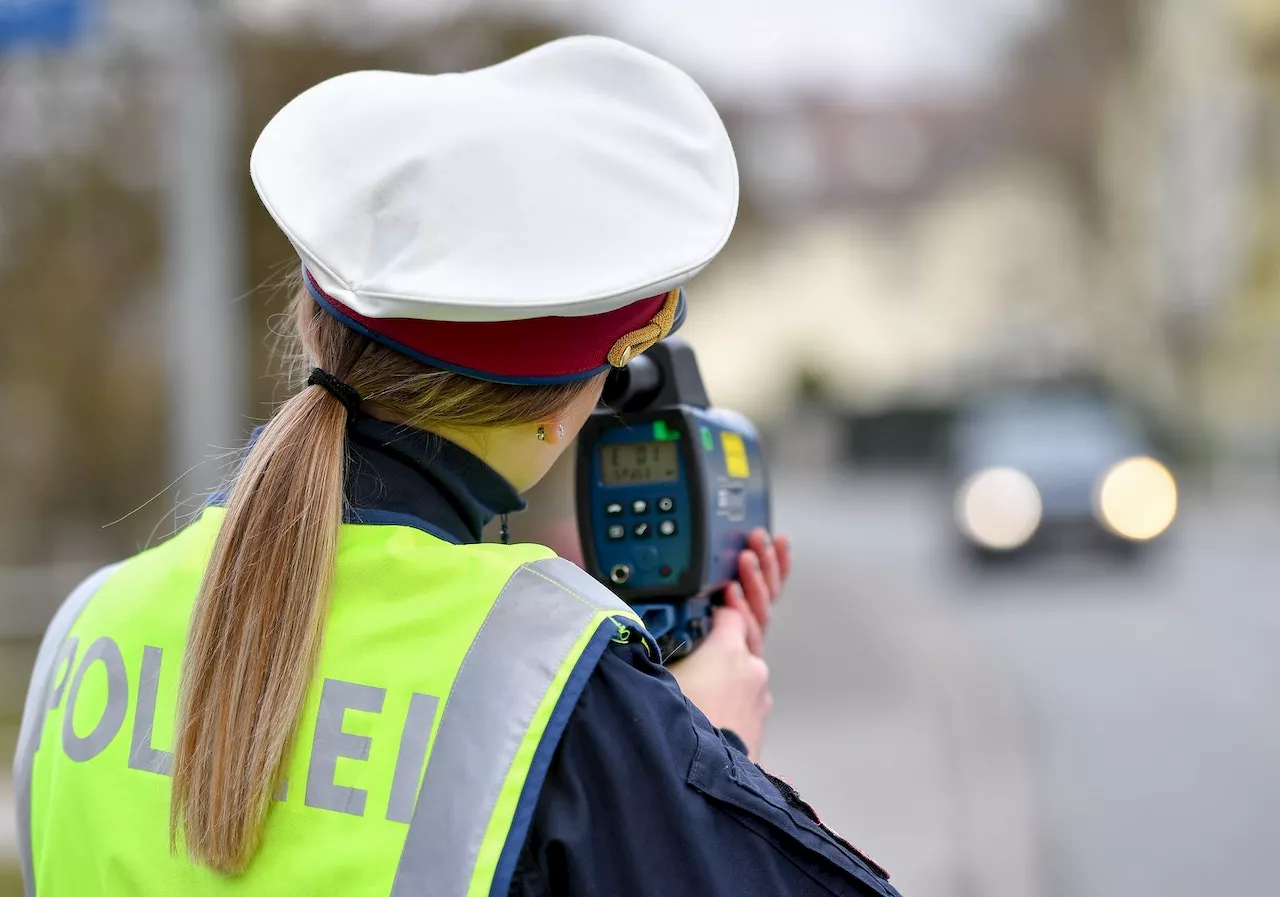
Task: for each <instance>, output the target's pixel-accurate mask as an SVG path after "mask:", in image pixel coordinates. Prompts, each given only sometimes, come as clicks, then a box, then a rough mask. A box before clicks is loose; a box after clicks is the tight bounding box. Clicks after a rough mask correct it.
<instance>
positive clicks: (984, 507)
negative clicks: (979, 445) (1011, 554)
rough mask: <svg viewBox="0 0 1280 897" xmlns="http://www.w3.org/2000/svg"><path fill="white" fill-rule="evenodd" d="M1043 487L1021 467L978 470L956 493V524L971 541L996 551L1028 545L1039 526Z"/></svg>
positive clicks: (1041, 512)
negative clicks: (1020, 468) (1038, 486)
mask: <svg viewBox="0 0 1280 897" xmlns="http://www.w3.org/2000/svg"><path fill="white" fill-rule="evenodd" d="M1043 510H1044V509H1043V506H1042V505H1041V502H1040V490H1039V489H1037V488H1036V484H1035V483H1034V482H1032V481H1031V477H1029V476H1027V475H1026V474H1025V473H1023V472H1022V471H1021V470H1017V469H1016V468H1013V467H992V468H988V469H987V470H982V471H979V472H978V473H975V474H974V475H973V476H971V477H969V478H968V479H967V480H965V481H964V483H963V484H961V486H960V489H959V490H958V491H957V492H956V523H957V525H958V526H959V527H960V531H961V532H963V533H964V534H965V535H966V536H967V537H968V538H969V539H970V540H972V541H973V542H975V543H977V544H978V545H981V546H983V547H985V548H990V549H992V550H996V551H1012V550H1014V549H1015V548H1020V547H1021V546H1023V545H1025V544H1026V543H1027V542H1028V541H1029V540H1030V539H1031V537H1032V536H1033V535H1035V532H1036V530H1037V529H1038V528H1039V527H1040V518H1041V516H1042V514H1043Z"/></svg>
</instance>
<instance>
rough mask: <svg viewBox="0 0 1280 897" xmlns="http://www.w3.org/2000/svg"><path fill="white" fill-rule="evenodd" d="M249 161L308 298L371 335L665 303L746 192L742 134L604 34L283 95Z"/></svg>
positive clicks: (669, 72)
mask: <svg viewBox="0 0 1280 897" xmlns="http://www.w3.org/2000/svg"><path fill="white" fill-rule="evenodd" d="M250 169H251V173H252V176H253V182H254V185H255V186H256V188H257V190H258V194H259V196H261V198H262V201H263V203H264V204H265V205H266V207H267V209H268V210H269V211H270V213H271V215H272V216H273V217H274V218H275V220H276V222H277V223H278V224H279V226H280V227H281V229H282V230H283V231H284V233H285V234H286V235H287V236H288V238H289V240H290V241H291V242H292V243H293V245H294V247H295V248H296V249H297V252H298V254H299V255H300V256H301V258H302V262H303V265H304V267H305V268H306V271H307V274H308V283H309V286H310V287H311V289H312V292H313V294H314V295H316V298H317V299H318V300H319V301H321V302H323V303H324V304H325V305H326V307H327V308H329V310H330V311H331V312H335V313H336V314H338V315H339V316H340V317H343V318H344V319H346V320H347V322H348V323H351V324H353V326H357V327H358V328H361V329H364V330H366V331H368V332H370V335H372V336H375V337H377V336H379V335H383V334H382V333H381V332H382V331H384V330H386V329H387V327H385V326H383V325H381V324H380V323H379V322H380V321H388V322H390V321H391V320H399V321H402V322H403V321H406V320H407V321H418V322H428V321H429V322H454V323H468V322H472V323H475V322H514V321H526V320H530V319H540V318H547V317H572V318H581V317H588V316H600V315H605V314H606V313H611V312H618V311H620V310H623V309H626V308H627V307H629V306H632V305H633V304H636V303H638V302H640V301H642V300H653V299H655V298H659V299H660V298H662V297H663V296H664V295H665V294H667V293H669V292H670V291H672V290H675V289H677V288H678V287H679V286H680V285H681V284H683V283H684V282H685V281H686V280H688V279H689V278H690V277H691V276H693V275H694V274H696V273H697V272H698V271H699V270H700V269H702V268H703V267H704V266H705V265H706V264H707V263H708V262H710V261H711V259H712V258H713V257H714V256H715V255H716V254H717V253H718V252H719V251H720V249H721V247H723V245H724V243H725V241H726V240H727V239H728V237H729V233H730V231H731V230H732V227H733V223H734V219H735V217H736V214H737V204H738V173H737V165H736V162H735V160H734V155H733V149H732V147H731V146H730V143H729V138H728V135H727V134H726V133H725V129H724V125H723V123H722V122H721V120H720V117H719V115H718V114H717V113H716V111H715V109H714V107H713V106H712V105H711V102H710V101H709V100H708V99H707V97H706V95H705V94H704V93H703V92H702V90H701V89H700V88H699V87H698V85H697V84H695V83H694V81H693V80H692V79H691V78H689V76H687V75H686V74H684V73H683V72H681V71H680V70H679V69H677V68H676V67H674V66H672V65H670V64H669V63H666V62H664V61H662V60H660V59H658V58H656V57H654V56H651V55H649V54H648V53H645V52H642V51H640V50H637V49H635V48H634V47H631V46H628V45H626V44H624V43H621V42H619V41H616V40H612V39H608V38H602V37H573V38H566V39H563V40H557V41H553V42H552V43H549V44H546V45H544V46H542V47H539V48H537V49H535V50H532V51H530V52H528V53H524V54H522V55H520V56H516V57H514V58H512V59H510V60H507V61H506V62H502V63H499V64H498V65H494V66H490V67H488V68H484V69H478V70H475V71H470V72H464V73H458V74H444V75H415V74H403V73H397V72H384V71H364V72H353V73H350V74H346V75H341V76H338V77H336V78H333V79H330V80H328V81H325V82H322V83H321V84H318V85H316V86H315V87H313V88H311V89H309V90H307V91H306V92H304V93H302V94H301V95H300V96H298V97H297V98H295V99H294V100H292V101H291V102H290V103H288V104H287V105H286V106H285V107H284V108H283V109H282V110H280V112H279V113H278V114H277V115H276V116H275V117H274V118H273V119H272V120H271V121H270V122H269V123H268V124H267V126H266V128H265V129H264V130H263V132H262V134H261V136H260V137H259V139H258V142H257V144H256V146H255V147H254V150H253V155H252V159H251V163H250ZM661 306H662V304H661V303H660V302H659V303H658V304H657V305H654V304H653V303H652V302H651V303H650V305H649V306H645V307H644V308H637V309H636V311H637V312H647V313H648V316H649V317H652V316H653V314H654V313H655V312H656V310H657V309H658V308H661ZM611 317H614V318H615V320H614V321H613V323H612V324H611V325H610V326H613V325H617V326H623V325H624V324H629V323H635V321H634V315H632V316H631V317H630V318H628V317H627V316H626V315H623V316H621V317H617V316H611ZM645 320H647V318H645ZM582 323H583V324H584V325H585V324H586V323H587V322H585V321H584V322H582ZM397 328H399V330H400V331H403V329H404V328H403V325H396V326H395V327H392V328H391V329H393V330H395V329H397ZM606 329H607V328H606ZM668 329H669V327H668ZM419 330H421V328H419ZM449 331H450V332H451V333H453V334H454V335H455V336H456V334H457V330H456V328H449ZM664 335H665V334H664ZM401 336H403V332H402V333H401ZM416 336H417V337H421V336H422V334H421V332H418V333H417V335H416ZM561 336H562V337H568V338H571V337H572V336H573V331H568V332H566V333H565V334H561ZM616 336H617V335H615V339H616ZM415 338H416V337H415ZM384 341H387V342H391V343H393V344H394V343H396V342H397V340H396V339H385V340H384ZM399 342H400V343H401V346H400V347H401V348H408V349H410V350H414V349H415V347H414V346H412V345H409V346H405V345H404V344H403V340H400V341H399ZM428 342H430V343H436V342H438V340H436V339H432V338H430V337H429V336H428ZM418 348H419V349H421V347H418ZM428 348H430V347H428ZM411 354H417V355H421V356H423V357H424V358H426V359H427V360H429V361H433V362H440V361H442V359H440V358H438V357H437V355H438V354H439V353H437V352H434V351H411ZM443 361H444V362H445V366H446V367H449V366H450V363H449V360H448V359H443ZM598 361H599V362H600V363H603V360H602V359H600V360H598ZM453 366H454V367H459V368H462V369H468V370H469V372H472V373H478V374H484V373H485V368H484V366H483V365H482V366H480V367H478V368H470V366H469V365H468V364H466V363H465V362H459V363H455V364H453ZM596 366H597V367H598V366H599V364H597V365H596ZM508 373H509V376H508V377H507V379H514V380H516V381H518V380H520V379H521V374H520V371H519V369H518V366H517V369H515V370H514V372H508ZM579 373H586V371H585V369H584V370H583V371H581V372H579ZM530 376H532V377H534V378H535V379H537V378H539V377H540V376H541V375H540V374H539V373H537V372H532V373H531V375H530ZM542 379H545V378H542Z"/></svg>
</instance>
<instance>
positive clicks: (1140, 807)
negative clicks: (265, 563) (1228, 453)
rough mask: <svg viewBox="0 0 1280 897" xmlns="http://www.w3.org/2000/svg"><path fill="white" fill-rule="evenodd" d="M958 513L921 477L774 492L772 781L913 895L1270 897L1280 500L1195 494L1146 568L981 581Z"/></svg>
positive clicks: (1057, 564)
mask: <svg viewBox="0 0 1280 897" xmlns="http://www.w3.org/2000/svg"><path fill="white" fill-rule="evenodd" d="M948 510H949V509H948V505H947V503H946V498H945V496H943V495H941V494H939V493H938V491H937V490H936V489H935V487H933V486H932V485H931V484H929V483H928V482H926V481H924V480H922V479H919V478H911V477H903V476H878V477H877V476H869V475H863V476H857V477H854V476H850V475H828V474H820V473H816V472H812V471H810V472H807V473H806V472H802V471H801V470H798V469H796V468H794V467H792V469H790V470H783V471H781V472H779V473H778V475H777V525H778V528H779V529H782V530H787V531H790V532H791V533H792V534H793V535H794V537H795V540H796V543H797V567H798V571H797V573H796V575H795V577H794V579H793V584H792V588H791V589H790V591H789V593H788V594H787V595H786V596H785V599H784V601H785V603H784V604H783V605H782V606H780V607H779V609H778V615H777V619H776V623H775V626H774V630H773V633H772V635H771V643H770V652H771V653H770V660H771V664H772V667H773V671H774V683H775V695H776V707H777V709H776V711H775V716H774V720H773V726H772V729H771V740H770V743H769V745H768V746H767V748H766V754H765V762H766V765H771V766H773V767H775V768H776V769H777V770H778V771H779V772H780V773H782V774H784V775H786V776H788V777H790V778H791V779H792V780H793V781H794V782H796V784H797V785H798V787H799V788H800V790H801V792H802V793H804V794H806V796H807V797H809V798H810V799H811V802H812V803H814V804H815V806H817V807H818V809H819V811H820V812H825V814H826V815H827V816H828V821H830V822H831V823H832V824H834V825H835V826H836V827H837V828H839V829H841V830H842V831H843V832H844V833H845V834H846V835H848V836H849V837H850V838H851V839H852V840H854V841H855V842H858V843H860V844H861V845H862V846H863V847H864V848H866V849H867V850H868V852H870V853H871V854H872V855H873V856H876V857H877V859H879V860H880V861H882V862H883V863H884V864H885V865H886V866H888V867H889V869H890V870H891V872H893V873H895V874H894V881H895V882H896V883H897V884H898V885H899V887H900V888H901V890H902V891H903V893H904V895H905V897H912V895H922V894H925V895H930V897H946V895H956V897H979V895H981V897H1005V895H1008V897H1015V895H1016V897H1032V895H1044V897H1112V895H1136V897H1148V895H1149V897H1203V895H1207V894H1217V893H1232V894H1234V893H1240V894H1264V893H1280V885H1277V884H1276V878H1277V873H1276V872H1275V857H1276V855H1277V849H1276V843H1277V837H1278V836H1280V688H1278V686H1280V588H1277V583H1280V495H1277V494H1276V492H1275V491H1274V489H1273V488H1272V487H1271V485H1270V484H1260V483H1257V482H1244V483H1237V484H1235V485H1234V486H1232V487H1223V488H1219V489H1216V490H1195V491H1193V492H1191V493H1189V494H1188V495H1186V496H1184V502H1183V510H1182V514H1181V516H1180V520H1179V525H1178V528H1177V530H1176V531H1175V532H1173V533H1171V534H1170V537H1169V539H1168V540H1167V542H1166V543H1165V544H1164V545H1163V547H1162V550H1160V551H1158V552H1155V553H1153V554H1152V556H1151V557H1149V558H1148V559H1147V560H1146V561H1145V562H1143V563H1140V564H1136V565H1131V566H1125V565H1122V564H1119V563H1116V562H1114V561H1111V562H1107V561H1099V560H1096V559H1090V558H1087V557H1066V558H1059V559H1054V560H1050V561H1047V562H1042V563H1038V564H1033V565H1028V566H1025V567H1020V568H1013V569H1005V570H999V571H997V572H996V573H995V574H982V573H978V572H975V571H974V570H971V569H969V568H968V567H966V566H965V565H964V564H963V563H960V562H959V561H958V559H957V556H956V554H955V553H954V552H953V551H952V547H953V546H952V542H951V540H950V538H949V536H950V533H949V530H948V527H947V514H948Z"/></svg>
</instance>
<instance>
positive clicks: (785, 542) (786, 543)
mask: <svg viewBox="0 0 1280 897" xmlns="http://www.w3.org/2000/svg"><path fill="white" fill-rule="evenodd" d="M773 547H774V550H775V551H776V552H777V553H778V572H780V573H781V574H782V582H783V584H784V585H785V584H786V581H787V580H788V579H789V578H790V577H791V537H790V536H778V537H777V538H776V539H774V540H773Z"/></svg>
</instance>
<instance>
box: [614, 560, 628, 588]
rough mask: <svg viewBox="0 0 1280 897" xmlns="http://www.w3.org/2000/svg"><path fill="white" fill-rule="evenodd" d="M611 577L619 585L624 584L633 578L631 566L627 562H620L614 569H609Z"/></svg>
mask: <svg viewBox="0 0 1280 897" xmlns="http://www.w3.org/2000/svg"><path fill="white" fill-rule="evenodd" d="M609 578H610V579H611V580H613V581H614V582H616V583H617V584H618V585H622V584H623V583H624V582H626V581H627V580H628V579H630V578H631V568H630V567H628V566H627V565H626V564H618V565H617V566H616V567H614V568H613V569H612V570H610V571H609Z"/></svg>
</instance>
